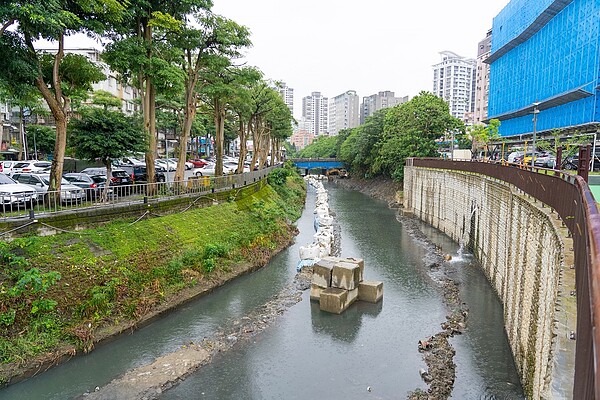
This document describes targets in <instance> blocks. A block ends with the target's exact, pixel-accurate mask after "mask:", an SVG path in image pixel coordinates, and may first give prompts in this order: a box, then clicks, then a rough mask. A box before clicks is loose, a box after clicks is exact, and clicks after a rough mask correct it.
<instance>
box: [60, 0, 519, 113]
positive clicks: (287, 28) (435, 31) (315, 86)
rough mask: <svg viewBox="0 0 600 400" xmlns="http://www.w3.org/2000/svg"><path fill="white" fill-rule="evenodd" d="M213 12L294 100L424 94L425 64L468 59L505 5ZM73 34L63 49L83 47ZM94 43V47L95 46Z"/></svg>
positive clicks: (233, 0)
mask: <svg viewBox="0 0 600 400" xmlns="http://www.w3.org/2000/svg"><path fill="white" fill-rule="evenodd" d="M213 1H214V7H213V12H215V13H217V14H221V15H223V16H225V17H227V18H229V19H232V20H234V21H235V22H237V23H239V24H241V25H244V26H246V27H248V28H249V29H250V32H251V40H252V43H253V46H252V47H251V48H249V49H247V50H246V51H245V59H244V62H246V63H247V64H248V65H253V66H256V67H258V68H259V69H260V70H261V71H263V73H264V74H265V78H267V79H273V80H279V81H283V82H285V83H287V85H288V86H289V87H292V88H293V89H294V117H296V118H300V117H301V113H302V98H303V97H305V96H308V95H310V94H311V93H312V92H321V93H322V94H323V95H324V96H326V97H329V98H333V97H335V96H337V95H339V94H342V93H343V92H345V91H346V90H356V92H357V93H358V96H359V97H360V98H361V100H362V97H364V96H370V95H372V94H375V93H377V92H380V91H384V90H391V91H393V92H395V93H396V96H398V97H399V96H406V95H408V96H410V97H413V96H415V95H416V94H418V93H419V92H420V91H421V90H429V91H431V90H432V86H433V82H432V80H433V71H432V69H431V66H432V65H433V64H436V63H438V62H439V61H440V60H441V58H440V55H439V52H441V51H444V50H449V51H452V52H454V53H457V54H459V55H461V56H464V57H468V58H475V57H476V56H477V44H478V43H479V41H481V40H482V39H483V38H485V35H486V33H487V31H488V30H489V29H490V28H491V27H492V19H493V18H494V17H495V16H496V15H497V14H498V13H499V12H500V11H501V10H502V8H504V6H506V4H508V2H509V0H453V1H449V0H416V1H408V0H368V1H364V0H213ZM89 45H94V44H93V43H90V40H89V39H82V37H81V35H80V36H77V37H74V38H69V39H67V46H89ZM95 46H98V44H95Z"/></svg>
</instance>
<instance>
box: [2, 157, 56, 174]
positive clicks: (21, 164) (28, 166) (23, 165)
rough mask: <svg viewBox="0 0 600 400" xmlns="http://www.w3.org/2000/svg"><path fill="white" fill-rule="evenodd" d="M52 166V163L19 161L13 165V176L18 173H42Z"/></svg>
mask: <svg viewBox="0 0 600 400" xmlns="http://www.w3.org/2000/svg"><path fill="white" fill-rule="evenodd" d="M51 166H52V163H51V162H50V161H36V160H33V161H18V162H17V163H16V164H15V165H13V167H12V171H11V174H15V173H17V172H42V171H43V170H45V169H47V168H50V167H51Z"/></svg>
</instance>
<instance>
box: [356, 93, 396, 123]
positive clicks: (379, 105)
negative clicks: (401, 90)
mask: <svg viewBox="0 0 600 400" xmlns="http://www.w3.org/2000/svg"><path fill="white" fill-rule="evenodd" d="M407 101H408V96H404V97H395V93H394V92H390V91H389V90H386V91H384V92H379V93H377V94H372V95H371V96H367V97H363V101H362V104H361V106H360V123H361V124H364V123H365V120H366V119H367V117H369V116H371V115H373V114H374V113H375V112H376V111H379V110H381V109H384V108H389V107H394V106H397V105H398V104H402V103H406V102H407Z"/></svg>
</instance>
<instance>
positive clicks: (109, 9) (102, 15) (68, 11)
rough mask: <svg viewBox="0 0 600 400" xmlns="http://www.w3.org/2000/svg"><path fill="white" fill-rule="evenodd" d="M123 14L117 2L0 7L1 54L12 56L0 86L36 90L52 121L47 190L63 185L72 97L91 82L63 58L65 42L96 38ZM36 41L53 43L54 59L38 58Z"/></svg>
mask: <svg viewBox="0 0 600 400" xmlns="http://www.w3.org/2000/svg"><path fill="white" fill-rule="evenodd" d="M122 11H123V7H122V5H121V3H120V1H118V0H72V1H40V0H32V1H29V2H27V5H26V6H24V4H23V2H21V1H4V2H2V3H0V26H1V28H0V54H5V55H6V54H10V55H11V56H10V57H0V81H3V82H4V84H8V85H14V86H17V85H18V86H22V87H23V86H27V85H29V86H35V87H36V88H37V89H38V90H39V91H40V93H41V94H42V97H43V98H44V100H45V101H46V103H47V104H48V107H49V108H50V111H51V113H52V115H53V117H54V119H55V123H56V145H55V148H54V156H53V159H52V170H51V176H50V189H51V190H53V189H59V188H60V182H61V179H62V166H63V160H64V156H65V148H66V142H67V122H68V116H69V112H70V110H71V101H72V98H71V97H70V96H72V95H74V94H76V93H77V90H78V89H79V85H80V84H82V83H83V84H84V86H85V85H86V84H89V82H90V81H89V80H87V81H86V75H88V73H89V72H90V69H89V68H88V66H85V65H84V64H82V63H81V60H80V59H78V58H77V57H69V58H67V56H66V55H65V51H64V39H65V36H68V35H70V34H73V33H77V32H85V33H89V34H91V35H94V34H100V33H102V32H103V31H104V29H105V26H106V24H107V23H109V22H110V23H116V22H117V21H120V19H121V17H122V15H123V14H122ZM38 39H46V40H50V41H54V42H56V43H57V44H58V51H57V53H56V54H54V55H49V54H43V53H40V52H37V51H36V50H35V47H34V44H33V43H34V41H35V40H38ZM63 63H64V65H63ZM90 68H91V67H90ZM87 79H90V78H89V76H88V77H87ZM91 79H92V80H93V78H91Z"/></svg>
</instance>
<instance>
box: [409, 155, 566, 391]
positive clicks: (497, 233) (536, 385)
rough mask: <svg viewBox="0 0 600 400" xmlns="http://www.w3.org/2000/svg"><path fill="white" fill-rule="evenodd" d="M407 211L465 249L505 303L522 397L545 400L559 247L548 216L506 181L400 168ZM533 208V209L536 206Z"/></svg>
mask: <svg viewBox="0 0 600 400" xmlns="http://www.w3.org/2000/svg"><path fill="white" fill-rule="evenodd" d="M404 171H405V172H404V207H405V209H406V211H407V212H410V213H413V214H414V215H415V216H416V217H418V218H420V219H421V220H423V221H425V222H427V223H429V224H430V225H432V226H434V227H436V228H438V229H440V230H441V231H443V232H444V233H446V234H447V235H448V236H450V237H451V238H452V239H453V240H455V241H457V242H459V243H462V244H464V245H465V246H467V247H468V248H469V250H470V251H472V252H473V254H474V255H475V256H476V257H477V259H478V260H479V261H480V263H481V267H482V268H483V271H484V272H485V274H486V276H487V278H488V280H489V282H490V284H491V285H492V287H493V288H494V289H495V291H496V293H497V294H498V296H499V298H500V300H501V301H502V304H503V305H504V324H505V330H506V333H507V335H508V339H509V342H510V346H511V350H512V353H513V356H514V359H515V363H516V365H517V369H518V370H519V372H520V375H521V381H522V382H523V387H524V389H525V393H526V394H527V396H528V398H531V399H539V398H548V393H549V391H550V384H551V379H552V378H551V377H552V364H553V351H554V337H555V336H556V335H555V334H554V330H555V321H554V319H555V307H556V304H557V296H558V289H559V279H560V271H561V268H562V267H563V263H564V256H563V254H564V253H563V250H564V249H563V242H562V240H561V238H560V236H559V234H558V232H557V231H556V228H555V227H554V224H553V222H552V221H551V220H550V217H549V216H548V215H547V214H546V213H545V212H543V211H542V210H540V209H539V208H538V207H537V206H536V205H535V204H533V203H532V200H531V199H528V198H526V197H525V196H523V195H521V194H519V193H518V190H517V189H515V188H512V187H511V186H509V185H508V184H506V183H503V182H501V181H498V180H495V179H493V178H490V177H487V176H483V175H478V174H470V173H465V172H460V171H450V170H440V169H426V168H418V167H405V169H404ZM539 205H540V203H538V206H539Z"/></svg>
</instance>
